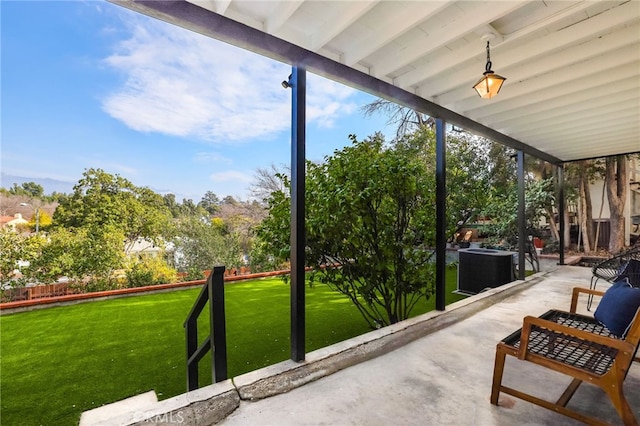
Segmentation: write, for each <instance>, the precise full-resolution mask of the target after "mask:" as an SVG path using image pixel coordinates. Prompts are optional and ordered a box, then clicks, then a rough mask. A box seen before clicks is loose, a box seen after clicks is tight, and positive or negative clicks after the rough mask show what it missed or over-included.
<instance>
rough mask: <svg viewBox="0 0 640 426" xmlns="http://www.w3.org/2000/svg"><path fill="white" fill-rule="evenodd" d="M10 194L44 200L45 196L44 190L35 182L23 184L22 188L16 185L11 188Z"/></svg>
mask: <svg viewBox="0 0 640 426" xmlns="http://www.w3.org/2000/svg"><path fill="white" fill-rule="evenodd" d="M9 193H10V194H12V195H25V196H27V197H30V198H42V197H43V196H44V188H43V187H42V185H39V184H37V183H35V182H23V183H22V185H20V186H18V184H17V183H14V184H13V186H12V187H11V188H9Z"/></svg>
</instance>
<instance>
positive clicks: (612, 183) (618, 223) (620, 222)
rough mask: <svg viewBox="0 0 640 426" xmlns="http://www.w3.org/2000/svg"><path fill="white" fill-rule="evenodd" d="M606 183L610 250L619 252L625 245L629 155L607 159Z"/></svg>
mask: <svg viewBox="0 0 640 426" xmlns="http://www.w3.org/2000/svg"><path fill="white" fill-rule="evenodd" d="M605 164H606V170H605V185H606V186H607V200H608V201H609V211H610V216H609V217H610V226H611V234H610V239H609V252H611V253H618V252H619V251H621V250H622V248H623V247H624V237H625V235H624V222H625V218H624V206H625V204H626V201H627V189H628V186H629V179H628V177H627V157H626V156H625V155H618V156H616V157H607V159H606V160H605Z"/></svg>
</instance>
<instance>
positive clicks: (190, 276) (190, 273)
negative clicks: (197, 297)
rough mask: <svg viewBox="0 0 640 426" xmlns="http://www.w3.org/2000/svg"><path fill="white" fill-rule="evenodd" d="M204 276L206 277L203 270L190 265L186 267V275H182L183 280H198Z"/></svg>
mask: <svg viewBox="0 0 640 426" xmlns="http://www.w3.org/2000/svg"><path fill="white" fill-rule="evenodd" d="M205 278H206V277H205V273H204V271H201V270H200V268H195V267H191V268H189V269H187V275H186V276H185V277H184V280H185V281H198V280H204V279H205Z"/></svg>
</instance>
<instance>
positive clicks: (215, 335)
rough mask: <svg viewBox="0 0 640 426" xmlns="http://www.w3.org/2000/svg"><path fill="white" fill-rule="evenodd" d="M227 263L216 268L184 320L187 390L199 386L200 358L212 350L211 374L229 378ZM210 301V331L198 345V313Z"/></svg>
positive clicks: (216, 376) (218, 378)
mask: <svg viewBox="0 0 640 426" xmlns="http://www.w3.org/2000/svg"><path fill="white" fill-rule="evenodd" d="M224 270H225V267H224V266H216V267H214V268H213V270H212V271H211V273H210V274H209V277H208V278H207V281H206V283H205V284H204V286H203V287H202V290H201V291H200V294H199V295H198V298H197V299H196V301H195V303H194V304H193V307H192V308H191V311H190V312H189V315H187V319H186V320H185V322H184V329H185V333H186V342H187V391H192V390H195V389H198V362H199V361H200V360H201V359H202V358H203V357H204V356H205V355H206V354H207V352H209V350H211V352H212V353H211V378H212V380H213V382H214V383H216V382H221V381H223V380H226V379H227V336H226V321H225V312H224ZM207 302H209V325H210V330H209V335H208V336H207V338H206V339H205V340H204V341H203V342H202V343H201V344H200V345H198V317H199V316H200V314H201V313H202V311H203V310H204V307H205V306H206V305H207Z"/></svg>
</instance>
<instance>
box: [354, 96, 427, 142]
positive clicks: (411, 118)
mask: <svg viewBox="0 0 640 426" xmlns="http://www.w3.org/2000/svg"><path fill="white" fill-rule="evenodd" d="M361 110H362V112H363V113H364V115H365V116H371V115H373V114H382V115H386V116H387V117H388V119H387V125H390V126H395V127H396V138H401V137H402V136H404V135H406V134H409V133H413V132H415V131H416V130H418V129H420V128H422V127H430V128H433V125H434V123H435V121H434V120H433V118H431V117H429V116H428V115H426V114H423V113H421V112H419V111H416V110H414V109H411V108H407V107H403V106H401V105H398V104H396V103H394V102H391V101H388V100H386V99H382V98H379V99H376V100H375V101H373V102H371V103H368V104H366V105H364V106H363V107H362V108H361Z"/></svg>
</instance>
